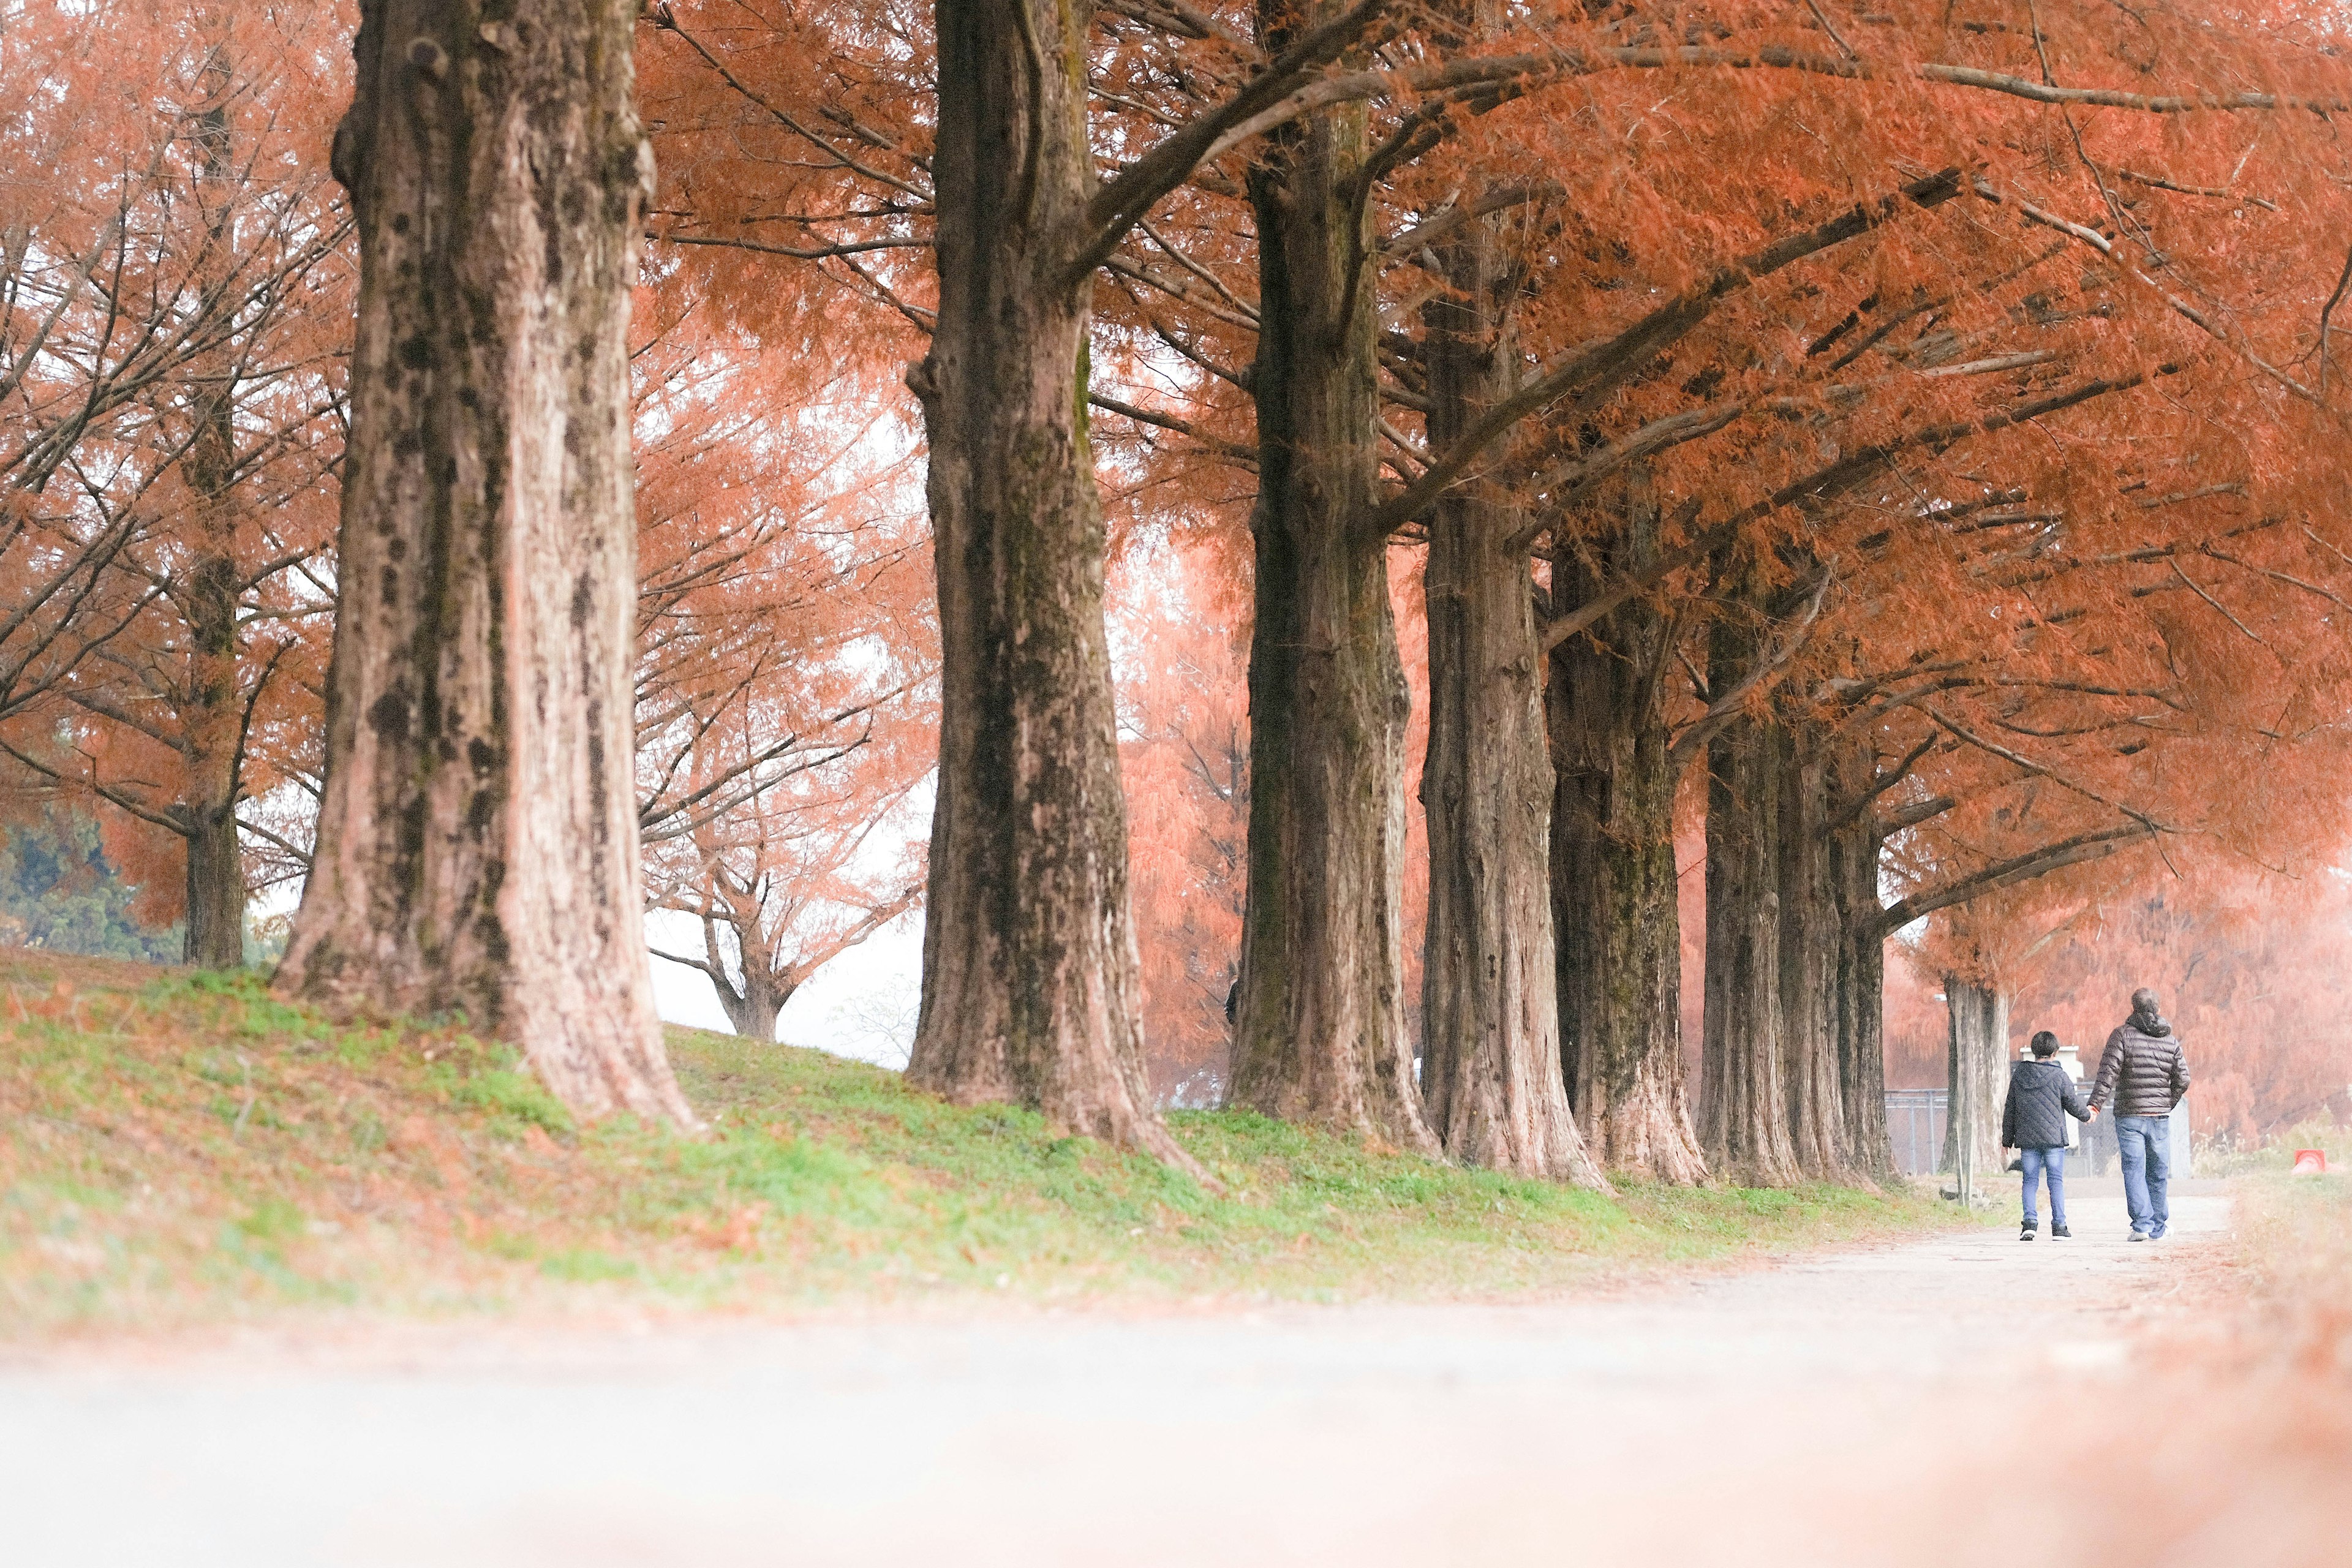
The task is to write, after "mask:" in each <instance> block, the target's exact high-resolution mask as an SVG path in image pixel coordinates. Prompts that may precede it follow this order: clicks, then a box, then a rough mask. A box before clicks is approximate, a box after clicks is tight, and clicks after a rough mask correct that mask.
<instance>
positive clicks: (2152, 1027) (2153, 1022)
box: [2124, 1013, 2172, 1040]
mask: <svg viewBox="0 0 2352 1568" xmlns="http://www.w3.org/2000/svg"><path fill="white" fill-rule="evenodd" d="M2124 1027H2125V1028H2126V1029H2130V1030H2132V1031H2134V1032H2135V1033H2137V1034H2142V1035H2146V1036H2147V1037H2148V1038H2149V1039H2151V1040H2160V1039H2162V1038H2164V1037H2165V1036H2167V1035H2168V1034H2170V1033H2172V1026H2171V1025H2169V1024H2168V1023H2166V1022H2165V1021H2164V1016H2163V1015H2162V1014H2158V1015H2156V1016H2153V1017H2142V1016H2140V1015H2139V1014H2137V1013H2134V1014H2133V1015H2132V1016H2130V1017H2128V1018H2126V1019H2125V1020H2124Z"/></svg>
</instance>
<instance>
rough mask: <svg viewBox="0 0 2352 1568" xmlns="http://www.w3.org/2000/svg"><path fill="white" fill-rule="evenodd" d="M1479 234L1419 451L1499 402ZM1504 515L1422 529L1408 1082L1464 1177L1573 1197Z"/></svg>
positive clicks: (1539, 711)
mask: <svg viewBox="0 0 2352 1568" xmlns="http://www.w3.org/2000/svg"><path fill="white" fill-rule="evenodd" d="M1495 221H1496V220H1494V219H1491V218H1490V219H1484V220H1480V221H1478V222H1475V223H1473V224H1471V225H1470V226H1469V228H1468V230H1467V231H1466V232H1465V237H1462V238H1460V239H1458V240H1456V241H1454V243H1452V244H1450V245H1448V246H1447V247H1445V253H1444V257H1443V258H1442V260H1443V262H1444V267H1445V272H1446V277H1447V281H1448V285H1449V288H1448V291H1447V292H1446V293H1444V294H1443V295H1441V296H1439V297H1438V298H1437V299H1435V300H1432V301H1431V302H1430V304H1429V305H1428V306H1427V307H1426V308H1425V309H1424V311H1423V318H1424V321H1426V323H1427V326H1428V337H1427V340H1426V348H1425V351H1424V352H1425V356H1426V363H1427V365H1428V371H1429V396H1430V413H1429V439H1430V443H1431V445H1432V446H1433V447H1434V448H1436V449H1439V450H1443V449H1444V448H1445V447H1449V446H1450V445H1452V444H1453V443H1454V441H1456V440H1458V439H1460V438H1461V437H1462V436H1463V434H1464V433H1465V431H1466V430H1468V429H1469V428H1470V426H1472V425H1473V424H1474V423H1475V420H1476V419H1477V418H1478V416H1480V415H1482V414H1484V413H1485V412H1486V410H1487V409H1488V408H1490V407H1492V406H1493V405H1495V404H1496V403H1497V402H1499V401H1500V400H1501V399H1502V398H1503V397H1504V396H1505V395H1507V394H1508V393H1509V392H1510V390H1511V384H1512V373H1513V369H1514V366H1515V364H1516V362H1517V356H1516V354H1515V353H1513V351H1512V348H1511V344H1510V338H1509V332H1508V329H1507V317H1508V311H1509V308H1510V300H1511V297H1512V296H1513V295H1514V294H1515V293H1516V292H1517V289H1518V283H1519V279H1518V277H1517V268H1514V267H1511V266H1509V265H1508V264H1507V262H1506V261H1505V259H1504V258H1503V256H1502V254H1501V247H1499V246H1498V245H1497V244H1496V238H1495V236H1494V234H1493V232H1492V227H1491V226H1492V225H1493V223H1494V222H1495ZM1519 522H1520V515H1519V513H1518V511H1517V509H1515V508H1513V507H1510V506H1508V505H1507V504H1504V503H1502V502H1500V501H1498V500H1495V499H1494V498H1492V497H1490V496H1488V495H1486V493H1484V492H1483V491H1481V490H1479V489H1475V488H1468V487H1465V488H1458V489H1454V490H1453V491H1450V492H1449V493H1448V494H1447V496H1446V498H1445V499H1444V500H1441V501H1440V502H1439V503H1438V506H1437V509H1436V513H1435V515H1434V516H1433V518H1432V519H1431V521H1430V527H1429V557H1428V563H1427V565H1426V567H1425V569H1424V572H1423V585H1424V587H1425V589H1426V596H1427V599H1428V604H1429V692H1430V696H1429V750H1428V753H1427V758H1426V761H1425V762H1424V763H1423V768H1422V775H1421V798H1422V803H1423V806H1424V807H1426V809H1427V811H1428V814H1429V927H1428V942H1427V948H1426V952H1425V957H1424V961H1423V970H1422V1039H1423V1043H1422V1068H1421V1082H1422V1088H1423V1098H1424V1100H1425V1102H1426V1104H1427V1107H1428V1113H1429V1121H1430V1124H1431V1126H1432V1128H1433V1130H1434V1131H1435V1132H1436V1133H1437V1135H1438V1138H1439V1139H1440V1141H1441V1142H1443V1143H1444V1146H1445V1152H1447V1154H1449V1155H1451V1156H1452V1157H1453V1158H1454V1159H1456V1160H1460V1161H1462V1162H1464V1163H1468V1164H1474V1165H1484V1166H1487V1167H1490V1168H1492V1169H1495V1170H1502V1171H1511V1172H1516V1173H1519V1174H1522V1175H1529V1176H1548V1177H1552V1178H1556V1179H1559V1180H1564V1181H1572V1182H1576V1183H1579V1184H1583V1185H1586V1186H1603V1185H1605V1184H1606V1183H1605V1182H1604V1180H1603V1179H1602V1177H1601V1173H1600V1170H1599V1168H1598V1167H1597V1166H1596V1165H1595V1164H1594V1163H1593V1162H1592V1160H1591V1157H1590V1156H1589V1155H1588V1154H1587V1152H1586V1151H1585V1146H1584V1140H1583V1138H1582V1137H1581V1136H1580V1133H1579V1132H1578V1130H1577V1125H1576V1118H1575V1115H1574V1113H1573V1112H1572V1111H1571V1110H1570V1108H1569V1103H1568V1095H1567V1091H1566V1089H1565V1087H1564V1085H1563V1084H1562V1081H1561V1077H1560V1053H1559V1004H1558V994H1557V992H1556V990H1555V984H1556V980H1557V977H1556V974H1555V972H1554V963H1555V954H1554V948H1553V935H1552V904H1551V895H1550V889H1549V860H1550V847H1549V838H1550V830H1549V815H1550V811H1551V805H1552V765H1551V759H1550V757H1549V755H1548V754H1547V752H1546V747H1545V738H1544V715H1543V685H1544V679H1543V668H1544V657H1543V651H1542V648H1541V646H1540V645H1539V644H1538V642H1537V640H1536V622H1535V603H1534V591H1533V590H1534V584H1533V580H1532V574H1531V573H1530V571H1529V569H1528V557H1527V552H1526V550H1525V548H1524V547H1523V546H1518V545H1515V544H1514V543H1513V542H1512V535H1513V534H1514V533H1516V532H1517V529H1518V525H1519Z"/></svg>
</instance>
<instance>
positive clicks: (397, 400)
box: [277, 0, 693, 1123]
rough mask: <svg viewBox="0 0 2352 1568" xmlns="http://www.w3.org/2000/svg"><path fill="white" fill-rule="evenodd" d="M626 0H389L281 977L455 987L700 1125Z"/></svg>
mask: <svg viewBox="0 0 2352 1568" xmlns="http://www.w3.org/2000/svg"><path fill="white" fill-rule="evenodd" d="M635 26H636V16H635V7H634V6H628V5H602V6H582V5H569V4H558V3H556V0H519V3H517V4H515V5H509V6H507V7H504V8H503V10H502V14H501V16H500V17H499V19H497V20H492V21H485V20H483V18H482V16H480V14H479V11H478V8H477V7H475V6H473V5H459V4H455V3H453V0H368V3H366V4H364V5H362V7H361V17H360V30H359V35H358V38H357V40H356V42H355V44H354V46H353V54H354V57H355V59H356V63H357V89H356V94H355V98H354V101H353V103H352V109H351V112H350V113H349V114H348V115H347V116H345V118H344V120H343V121H342V124H341V126H340V127H339V128H338V130H337V132H336V135H335V144H334V153H333V164H334V171H335V174H336V176H337V178H339V179H340V180H341V182H342V183H343V184H344V186H345V187H346V188H347V189H348V190H349V191H350V192H351V194H352V206H353V210H354V213H355V216H356V217H357V220H358V226H359V249H360V269H361V270H360V304H359V321H358V337H357V341H356V344H355V347H354V350H353V353H352V364H351V395H352V429H351V437H350V443H349V447H348V452H347V457H346V459H345V461H346V467H345V469H344V472H343V477H342V497H343V500H342V506H343V510H342V528H341V554H340V558H339V568H338V573H337V582H338V588H339V602H338V605H337V612H336V636H335V651H334V661H333V666H332V668H331V674H330V676H329V679H328V699H327V763H326V788H325V793H324V797H323V799H322V801H321V803H320V812H319V829H318V845H317V852H316V858H315V860H314V862H313V864H312V868H311V872H310V880H309V883H308V885H307V887H306V888H305V889H304V892H303V899H302V908H301V911H300V915H299V919H298V921H297V922H296V925H295V931H294V935H293V940H292V942H291V944H290V946H289V952H288V954H287V958H286V962H285V963H284V965H283V966H282V967H281V969H280V970H279V972H278V981H277V984H278V988H279V989H280V990H281V991H282V992H285V993H287V994H291V995H294V996H298V997H301V998H305V999H308V1000H311V1001H314V1002H318V1003H320V1004H322V1005H326V1006H328V1007H330V1008H331V1009H334V1010H336V1011H339V1012H345V1013H373V1014H382V1015H402V1014H406V1015H412V1016H433V1015H443V1016H446V1015H451V1014H458V1015H462V1016H464V1017H465V1018H466V1019H467V1022H468V1023H469V1024H470V1025H471V1026H473V1027H475V1028H477V1029H479V1030H482V1031H484V1032H485V1033H488V1034H493V1035H497V1036H500V1037H505V1038H507V1039H509V1040H511V1041H514V1042H515V1043H517V1044H518V1045H520V1047H522V1049H523V1050H524V1052H525V1053H526V1055H527V1056H528V1058H530V1062H531V1064H532V1065H533V1067H534V1068H536V1069H537V1070H538V1072H539V1074H540V1076H541V1078H542V1079H544V1080H545V1081H546V1083H547V1084H548V1085H549V1087H550V1088H551V1089H553V1090H554V1092H555V1093H556V1094H557V1095H558V1096H559V1097H561V1098H562V1100H563V1101H564V1103H565V1104H567V1105H569V1106H570V1107H571V1108H572V1110H574V1111H576V1112H579V1113H581V1114H583V1115H592V1116H593V1115H596V1114H600V1113H602V1112H605V1111H609V1110H616V1109H626V1110H635V1111H637V1112H639V1113H641V1114H644V1115H646V1116H653V1117H663V1118H667V1119H671V1120H674V1121H679V1122H688V1123H690V1122H691V1121H692V1120H693V1118H692V1113H691V1112H690V1111H689V1110H688V1108H687V1105H686V1102H685V1100H683V1098H681V1096H680V1095H679V1093H678V1090H677V1084H676V1083H675V1082H674V1081H673V1079H672V1078H671V1075H670V1069H669V1066H668V1063H667V1059H666V1058H665V1056H664V1054H663V1049H662V1042H661V1030H660V1025H659V1023H658V1022H657V1020H656V1017H655V1015H654V1005H653V988H652V973H651V963H650V960H649V959H648V957H647V955H646V940H645V925H644V916H643V907H644V905H643V899H642V896H641V887H640V877H641V870H640V867H639V859H638V838H637V817H636V800H635V790H634V788H633V787H632V777H631V763H630V758H631V756H632V755H633V744H634V735H633V733H632V722H631V711H630V691H631V684H630V675H631V668H632V665H633V662H634V660H635V607H636V571H635V532H636V520H635V509H634V504H633V501H632V498H631V461H630V450H629V399H628V358H627V355H628V320H629V297H630V290H631V288H632V287H633V286H634V284H635V280H636V268H637V248H638V247H639V245H640V244H641V243H642V235H643V232H644V226H643V221H642V217H643V212H644V204H645V201H646V195H647V194H648V186H649V185H650V184H651V172H652V157H651V153H650V152H649V150H648V148H647V145H646V140H645V135H644V132H643V130H642V128H641V127H640V126H639V124H638V121H637V119H636V115H635V110H634V107H633V103H632V85H633V61H632V56H631V49H632V44H633V40H634V36H635Z"/></svg>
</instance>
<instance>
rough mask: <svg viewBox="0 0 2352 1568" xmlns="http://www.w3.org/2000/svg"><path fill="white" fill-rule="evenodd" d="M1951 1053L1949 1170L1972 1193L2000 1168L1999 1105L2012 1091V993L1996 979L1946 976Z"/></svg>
mask: <svg viewBox="0 0 2352 1568" xmlns="http://www.w3.org/2000/svg"><path fill="white" fill-rule="evenodd" d="M1944 1011H1945V1016H1946V1019H1947V1020H1948V1023H1949V1025H1950V1040H1951V1052H1950V1056H1949V1058H1948V1061H1947V1077H1946V1083H1947V1085H1948V1089H1949V1091H1950V1096H1951V1098H1950V1101H1949V1104H1948V1111H1947V1115H1946V1118H1945V1122H1944V1169H1945V1170H1947V1171H1950V1172H1953V1173H1956V1174H1962V1175H1965V1176H1967V1177H1969V1178H1970V1179H1971V1180H1970V1185H1972V1186H1973V1195H1975V1196H1978V1197H1981V1196H1983V1195H1985V1194H1987V1193H1988V1192H1989V1191H1990V1189H1991V1186H1992V1184H1993V1182H1994V1180H1995V1178H1997V1177H1998V1176H1999V1175H2000V1108H2001V1100H2002V1098H2003V1096H2004V1095H2005V1094H2006V1093H2007V1091H2008V1088H2009V1083H2008V1070H2007V1069H2008V1066H2009V994H2008V993H2007V992H2005V991H2003V990H2001V989H2000V987H1999V986H1998V985H1997V984H1990V983H1985V982H1979V981H1975V980H1962V979H1960V978H1959V977H1958V976H1957V975H1950V974H1948V975H1946V976H1945V977H1944Z"/></svg>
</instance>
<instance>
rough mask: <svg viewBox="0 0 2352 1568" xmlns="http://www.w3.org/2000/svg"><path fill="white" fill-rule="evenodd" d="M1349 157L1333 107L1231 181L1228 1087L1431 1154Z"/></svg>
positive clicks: (1266, 28) (1297, 1114)
mask: <svg viewBox="0 0 2352 1568" xmlns="http://www.w3.org/2000/svg"><path fill="white" fill-rule="evenodd" d="M1339 9H1340V8H1339V6H1337V5H1299V4H1296V3H1295V0H1264V3H1263V4H1261V5H1259V6H1258V13H1257V37H1258V43H1259V47H1261V48H1263V49H1265V51H1266V52H1268V53H1269V54H1271V53H1276V52H1278V51H1281V50H1283V49H1285V48H1286V47H1290V46H1291V45H1293V44H1294V43H1295V42H1296V40H1297V38H1298V37H1300V36H1301V35H1303V34H1305V33H1306V32H1307V31H1308V30H1309V29H1310V28H1311V27H1312V26H1314V25H1315V24H1317V23H1318V22H1321V23H1328V21H1329V20H1330V18H1331V16H1333V15H1334V14H1336V13H1337V12H1338V11H1339ZM1368 151H1369V147H1368V144H1367V142H1366V110H1365V109H1364V108H1363V106H1362V105H1360V104H1352V103H1351V104H1341V105H1339V106H1337V107H1334V108H1331V109H1327V110H1320V111H1318V112H1317V113H1314V114H1311V115H1307V116H1305V117H1303V118H1302V119H1300V120H1297V121H1294V122H1292V123H1290V124H1288V125H1286V126H1283V127H1280V128H1278V129H1277V130H1276V131H1275V132H1273V133H1272V134H1271V135H1270V136H1269V137H1268V138H1267V139H1266V141H1265V145H1264V150H1263V152H1262V153H1261V154H1260V156H1259V157H1258V158H1257V159H1256V160H1255V162H1254V163H1253V164H1252V165H1251V168H1250V172H1249V193H1250V206H1251V211H1252V213H1253V215H1254V216H1255V220H1256V241H1257V247H1258V307H1257V308H1258V313H1259V330H1258V340H1257V357H1256V361H1255V365H1254V367H1253V370H1252V377H1251V392H1252V395H1253V396H1254V397H1255V400H1256V404H1257V425H1258V462H1257V467H1258V499H1257V508H1256V510H1255V512H1254V513H1253V514H1252V518H1251V523H1250V526H1251V531H1252V532H1253V534H1254V535H1255V538H1256V541H1257V554H1256V560H1255V574H1254V579H1253V581H1254V584H1255V595H1256V616H1255V620H1254V621H1253V623H1252V639H1253V640H1252V643H1251V647H1250V778H1251V781H1252V783H1251V791H1250V832H1249V846H1250V847H1249V902H1248V908H1247V911H1246V912H1245V913H1244V916H1243V925H1242V972H1241V995H1240V1000H1239V1004H1238V1006H1237V1016H1236V1018H1235V1025H1234V1029H1235V1033H1234V1074H1233V1085H1232V1089H1231V1098H1232V1100H1233V1102H1234V1103H1235V1104H1238V1105H1245V1106H1248V1107H1250V1108H1251V1109H1253V1110H1260V1111H1264V1112H1265V1113H1266V1114H1268V1115H1272V1116H1280V1117H1284V1118H1286V1119H1287V1120H1291V1121H1304V1122H1309V1123H1313V1124H1317V1125H1321V1126H1328V1127H1333V1128H1341V1129H1346V1130H1349V1131H1362V1132H1369V1133H1371V1134H1373V1135H1375V1136H1378V1137H1381V1138H1383V1139H1386V1140H1388V1141H1390V1142H1394V1143H1396V1144H1397V1145H1399V1146H1401V1147H1403V1148H1408V1149H1415V1150H1423V1151H1426V1152H1436V1150H1437V1147H1438V1144H1437V1140H1436V1138H1435V1137H1434V1136H1433V1133H1432V1131H1431V1130H1430V1127H1429V1125H1428V1122H1427V1121H1426V1120H1425V1119H1424V1117H1423V1111H1422V1107H1421V1097H1420V1095H1419V1093H1418V1091H1417V1090H1416V1089H1415V1086H1414V1083H1413V1076H1412V1048H1411V1047H1410V1046H1409V1045H1408V1043H1407V1042H1406V1040H1405V1038H1404V1031H1403V1017H1402V1008H1403V994H1402V992H1403V984H1402V969H1403V954H1402V939H1403V931H1402V911H1401V909H1400V906H1401V904H1402V899H1403V889H1402V871H1403V864H1402V862H1403V846H1404V796H1403V780H1404V758H1403V741H1404V724H1405V715H1406V712H1407V706H1408V701H1409V698H1408V694H1407V691H1406V689H1405V681H1404V671H1403V668H1402V665H1401V664H1400V663H1399V660H1398V656H1397V646H1396V624H1395V612H1394V610H1393V608H1392V606H1391V604H1390V600H1389V578H1388V542H1387V539H1386V537H1385V535H1384V534H1383V533H1382V532H1381V531H1379V530H1378V529H1376V528H1374V527H1373V526H1371V522H1370V519H1371V513H1372V510H1373V506H1374V503H1375V500H1376V499H1377V492H1376V490H1375V488H1374V487H1375V484H1376V481H1377V477H1378V469H1377V463H1376V456H1375V451H1374V445H1373V443H1374V441H1375V439H1376V434H1375V432H1376V427H1377V423H1378V417H1379V406H1380V389H1379V380H1378V374H1377V371H1376V361H1375V350H1374V328H1375V305H1376V301H1375V300H1374V297H1373V289H1372V287H1371V283H1372V279H1371V277H1370V268H1371V264H1372V251H1371V248H1370V243H1369V242H1370V234H1369V232H1368V219H1367V216H1366V207H1365V203H1364V192H1363V190H1362V188H1361V186H1362V182H1363V181H1364V180H1366V179H1368V178H1370V172H1369V171H1368V170H1367V169H1366V168H1365V166H1364V161H1365V157H1366V154H1367V153H1368ZM1544 1152H1545V1153H1549V1151H1548V1150H1547V1151H1544ZM1540 1157H1542V1156H1541V1155H1531V1156H1530V1158H1540Z"/></svg>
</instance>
